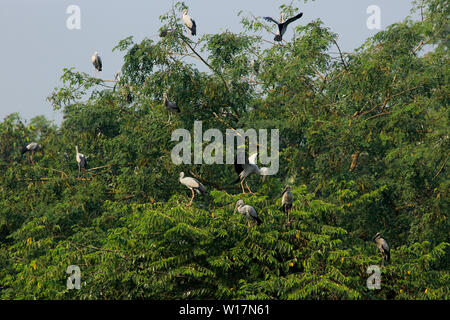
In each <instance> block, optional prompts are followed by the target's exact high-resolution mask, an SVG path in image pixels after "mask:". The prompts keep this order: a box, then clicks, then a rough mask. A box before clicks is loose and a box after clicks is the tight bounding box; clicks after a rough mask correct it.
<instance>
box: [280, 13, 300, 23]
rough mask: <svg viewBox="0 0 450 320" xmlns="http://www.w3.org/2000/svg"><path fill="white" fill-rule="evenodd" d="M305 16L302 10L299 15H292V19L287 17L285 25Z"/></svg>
mask: <svg viewBox="0 0 450 320" xmlns="http://www.w3.org/2000/svg"><path fill="white" fill-rule="evenodd" d="M302 16H303V12H300V13H299V14H298V15H296V16H295V17H292V18H290V19H287V20H286V21H285V22H284V24H285V26H287V25H288V24H289V23H291V22H294V21H295V20H297V19H300V18H301V17H302Z"/></svg>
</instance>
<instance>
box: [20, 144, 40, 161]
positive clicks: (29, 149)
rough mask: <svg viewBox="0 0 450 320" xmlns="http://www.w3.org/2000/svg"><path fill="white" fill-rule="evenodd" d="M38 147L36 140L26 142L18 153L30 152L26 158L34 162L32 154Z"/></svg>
mask: <svg viewBox="0 0 450 320" xmlns="http://www.w3.org/2000/svg"><path fill="white" fill-rule="evenodd" d="M39 149H40V146H39V145H38V144H37V143H36V142H31V143H30V144H27V145H26V146H25V147H23V148H22V149H21V150H20V154H21V155H23V154H24V153H26V152H31V155H30V157H29V158H28V161H29V162H31V163H32V164H34V161H33V155H34V152H35V151H38V150H39Z"/></svg>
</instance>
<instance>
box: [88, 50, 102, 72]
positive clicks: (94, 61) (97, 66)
mask: <svg viewBox="0 0 450 320" xmlns="http://www.w3.org/2000/svg"><path fill="white" fill-rule="evenodd" d="M91 61H92V64H93V65H94V68H95V70H96V71H98V72H100V71H102V59H101V58H100V56H99V55H98V52H97V51H95V52H94V55H93V56H92V58H91Z"/></svg>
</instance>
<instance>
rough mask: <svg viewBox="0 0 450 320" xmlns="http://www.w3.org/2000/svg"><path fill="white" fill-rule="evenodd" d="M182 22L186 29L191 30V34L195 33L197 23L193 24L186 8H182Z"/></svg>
mask: <svg viewBox="0 0 450 320" xmlns="http://www.w3.org/2000/svg"><path fill="white" fill-rule="evenodd" d="M182 18H183V22H184V24H185V25H186V27H188V29H189V30H190V31H191V34H192V35H193V36H195V35H196V34H197V25H196V24H195V21H194V20H193V19H192V18H191V17H190V16H189V15H188V10H187V9H184V10H183V16H182Z"/></svg>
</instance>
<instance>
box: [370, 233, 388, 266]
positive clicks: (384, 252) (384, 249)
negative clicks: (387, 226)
mask: <svg viewBox="0 0 450 320" xmlns="http://www.w3.org/2000/svg"><path fill="white" fill-rule="evenodd" d="M373 240H374V241H375V242H376V244H377V247H378V250H380V253H381V257H382V259H383V260H382V262H381V265H382V266H384V261H385V260H386V261H388V262H389V261H390V260H391V250H390V248H389V245H388V243H387V241H386V240H384V239H383V238H382V237H381V233H379V232H378V233H377V234H376V235H375V237H373Z"/></svg>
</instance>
